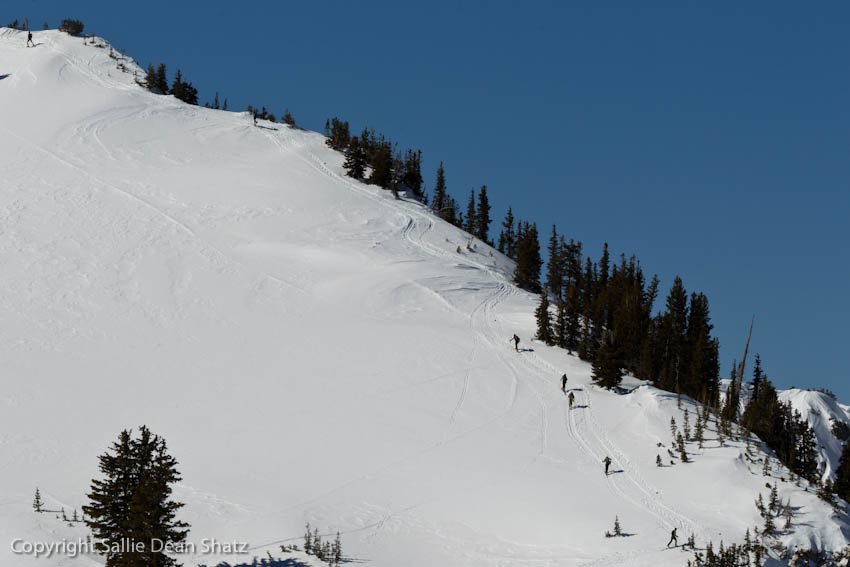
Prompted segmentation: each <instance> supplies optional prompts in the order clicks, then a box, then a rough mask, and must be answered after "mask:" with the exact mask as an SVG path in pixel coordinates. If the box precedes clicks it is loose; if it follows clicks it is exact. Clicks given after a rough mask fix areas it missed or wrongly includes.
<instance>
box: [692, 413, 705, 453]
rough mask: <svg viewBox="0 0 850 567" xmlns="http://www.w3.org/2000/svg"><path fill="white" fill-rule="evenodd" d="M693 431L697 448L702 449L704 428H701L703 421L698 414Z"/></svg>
mask: <svg viewBox="0 0 850 567" xmlns="http://www.w3.org/2000/svg"><path fill="white" fill-rule="evenodd" d="M694 429H695V430H696V431H695V435H696V439H697V443H699V448H700V449H702V444H703V441H705V428H704V426H703V421H702V419H701V416H700V414H699V413H697V424H696V427H695V428H694Z"/></svg>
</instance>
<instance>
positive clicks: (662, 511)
mask: <svg viewBox="0 0 850 567" xmlns="http://www.w3.org/2000/svg"><path fill="white" fill-rule="evenodd" d="M266 135H267V136H268V137H269V138H271V139H272V140H273V141H274V143H275V144H276V145H277V146H278V147H279V148H281V149H283V148H282V146H281V144H280V143H279V142H278V141H277V139H276V137H275V136H273V135H272V134H271V133H266ZM309 155H310V157H311V158H312V162H313V163H312V164H311V165H313V166H314V167H315V168H316V169H317V170H318V171H320V172H321V173H323V174H325V175H327V176H329V177H331V178H332V179H334V180H335V181H337V182H339V183H342V184H344V185H345V186H347V187H349V188H350V189H352V190H355V191H357V192H359V193H361V194H364V195H366V196H367V197H369V198H370V199H372V200H374V201H376V202H378V203H379V204H380V205H382V206H384V207H386V208H390V209H391V210H393V211H394V212H396V213H401V214H404V215H406V216H407V222H406V223H404V227H403V229H402V231H401V236H402V237H403V238H404V239H406V240H407V241H409V242H410V243H411V244H413V245H415V246H416V247H417V248H418V249H419V250H421V251H422V252H424V253H425V254H428V255H431V256H434V257H437V258H439V259H445V258H447V257H449V253H447V252H445V251H443V250H441V249H439V248H438V247H436V246H433V245H432V244H430V243H428V242H427V240H426V239H425V236H426V235H427V234H428V232H429V231H430V229H431V227H432V221H431V220H430V219H429V218H427V217H426V216H425V215H423V214H421V213H418V212H416V213H414V212H411V211H410V210H409V209H407V208H402V207H401V206H399V205H396V204H395V203H393V202H391V201H388V200H386V199H382V198H381V197H379V196H377V195H375V194H374V193H372V192H371V191H369V190H368V189H365V188H363V187H361V186H358V185H356V184H355V183H353V182H351V181H349V180H347V179H345V178H343V177H342V176H340V175H338V174H336V173H334V172H333V171H332V170H331V169H330V168H328V167H327V166H326V165H325V164H324V163H323V162H322V161H321V160H320V159H319V158H318V157H317V156H315V154H313V153H310V154H309ZM391 203H392V204H391ZM417 220H422V221H423V222H424V225H425V228H424V229H423V230H422V231H421V232H419V233H418V235H417V236H416V237H414V236H413V235H414V234H417V231H416V229H417V228H418V222H417ZM464 261H466V262H469V263H472V264H473V265H475V266H476V267H478V268H479V269H482V270H484V271H485V272H487V273H488V274H490V276H491V277H492V278H493V279H494V281H495V283H497V289H496V291H495V292H493V293H492V294H490V296H488V297H487V298H486V299H485V300H484V302H482V303H481V304H479V305H478V306H477V307H476V308H475V309H474V310H473V312H472V313H471V314H470V315H469V317H470V326H471V328H472V329H473V330H474V332H475V338H474V341H475V342H476V344H477V341H478V340H479V338H478V337H481V338H483V339H484V340H486V342H487V344H488V345H489V347H490V350H491V353H492V354H493V355H495V356H496V357H497V358H498V359H499V360H500V362H501V363H502V364H503V365H504V366H505V367H506V368H507V369H508V370H509V371H510V372H511V375H512V376H513V384H512V387H511V395H510V402H509V405H508V411H510V409H511V408H513V405H514V402H515V399H516V389H517V386H518V385H519V384H520V383H521V382H523V380H522V376H523V373H522V372H521V371H519V370H518V368H517V366H516V365H515V363H514V362H513V361H511V360H508V359H507V358H506V357H505V356H504V354H503V352H504V350H505V348H504V346H503V345H501V344H500V343H501V334H499V333H497V332H496V331H495V330H494V329H493V328H492V323H491V321H493V320H494V319H495V317H494V312H495V311H496V310H497V308H498V305H499V303H501V302H502V301H503V300H504V298H505V297H507V296H509V295H512V294H515V293H517V291H516V289H515V288H514V286H513V285H512V284H510V283H507V282H505V281H504V278H502V277H501V276H500V275H498V274H496V273H494V272H493V271H492V270H491V269H490V268H489V267H488V266H486V265H484V264H480V263H476V262H474V261H470V260H469V259H466V258H465V259H464ZM431 291H432V293H434V294H436V295H439V294H438V293H437V292H435V291H433V290H431ZM446 303H447V304H448V302H446ZM449 305H450V304H449ZM482 307H483V309H482ZM479 312H482V315H481V316H478V315H477V314H478V313H479ZM474 350H475V347H474V346H473V353H474ZM473 353H471V354H470V357H469V360H470V363H471V362H472V358H471V357H472V354H473ZM520 355H521V356H520V357H519V360H520V361H521V362H522V363H524V364H525V367H526V368H525V370H526V371H527V374H529V375H532V376H535V377H537V378H539V379H540V380H541V381H542V382H543V384H544V386H546V387H547V389H548V388H549V386H550V384H549V382H550V380H551V376H554V375H557V372H558V371H557V369H555V368H553V367H551V365H549V364H548V363H547V362H545V361H542V359H540V358H539V357H537V356H536V355H534V353H533V352H530V351H526V352H522V353H520ZM469 379H470V373H469V371H467V372H466V373H465V375H464V382H463V387H462V389H461V393H460V396H459V398H458V401H457V404H456V405H455V407H454V409H453V410H452V413H451V416H450V420H449V421H450V425H454V422H455V418H456V416H457V414H458V412H459V411H460V410H461V408H462V406H463V402H464V400H465V398H466V394H467V392H468V387H469ZM530 390H531V392H532V393H533V395H534V396H535V397H536V398H537V400H538V403H539V405H540V434H539V437H540V448H539V452H538V455H537V458H539V457H541V456H543V455H544V454H545V453H546V451H547V447H548V444H549V443H548V436H549V433H548V430H549V417H548V408H547V403H546V397H545V394H543V393H541V392H540V391H539V390H538V389H537V388H536V387H532V388H530ZM580 395H581V396H582V398H583V399H582V400H581V401H579V400H580V399H579V398H578V396H577V402H578V403H577V404H576V405H577V406H578V405H584V406H585V407H583V408H576V409H574V410H572V411H570V410H569V409H568V408H567V402H566V400H561V402H560V404H561V406H562V407H564V408H567V409H565V411H566V412H567V413H568V417H569V419H568V422H567V423H564V429H565V431H566V433H567V434H568V435H569V436H570V437H571V438H572V439H573V440H574V442H575V444H576V445H577V446H578V447H579V448H580V449H581V450H582V451H583V452H584V454H585V455H587V456H588V458H589V459H588V460H589V462H591V463H594V464H595V466H599V467H601V462H602V458H603V456H604V455H611V456H612V458H613V461H614V463H613V464H615V465H617V466H619V467H620V468H621V469H622V471H623V472H622V475H623V477H624V478H625V479H626V480H627V482H625V483H623V482H621V481H620V480H619V478H618V477H617V474H612V475H608V477H607V479H606V481H607V484H608V486H610V487H611V489H612V490H613V491H614V492H615V493H616V494H617V495H618V496H619V497H620V498H622V499H623V500H625V501H627V502H629V503H631V504H632V505H634V506H635V507H638V508H642V509H645V510H646V511H648V512H649V513H650V514H652V515H653V516H654V517H655V518H656V519H657V520H658V525H659V526H662V527H665V528H667V529H670V528H672V527H678V528H681V529H683V530H686V531H687V532H689V533H693V534H694V535H695V536H696V537H698V538H699V539H700V540H701V541H706V540H707V538H706V534H705V531H704V530H703V529H701V527H700V526H699V525H698V524H697V522H695V521H693V520H692V519H690V518H688V517H687V516H684V515H683V514H681V513H679V512H676V511H675V510H673V509H672V508H671V507H669V506H667V505H665V504H663V503H662V502H660V499H659V497H658V496H657V490H655V489H653V488H652V487H650V486H649V485H648V484H647V483H646V481H645V480H644V479H643V478H642V477H641V475H640V473H639V471H638V470H637V468H636V467H634V466H633V465H632V463H631V462H630V461H629V459H628V457H626V455H625V453H623V452H622V451H621V450H619V449H618V448H617V447H616V446H615V445H614V444H613V443H612V442H611V441H610V440H609V439H608V438H607V437H606V436H605V435H604V433H603V431H604V430H603V429H602V427H601V425H600V424H599V422H598V421H597V420H596V419H595V417H594V415H593V406H592V402H591V396H590V394H589V393H588V391H587V388H586V387H585V388H582V390H581V391H580ZM550 397H551V395H550ZM504 415H507V412H506V414H504ZM576 415H579V417H578V418H576V417H575V416H576ZM587 416H589V418H588V417H587ZM588 421H590V422H591V426H590V427H588V425H587V424H588ZM476 429H477V428H476ZM444 442H445V441H444ZM554 459H555V460H557V458H554ZM390 466H392V465H390ZM618 474H621V473H618ZM624 485H625V486H624ZM656 551H658V550H657V549H643V550H638V551H632V552H629V553H626V554H623V553H617V554H615V555H612V556H609V557H603V558H599V559H596V560H594V561H591V562H589V563H584V564H583V565H603V564H612V565H613V564H618V563H621V562H623V561H625V560H626V559H627V558H632V557H635V556H637V555H639V554H644V553H653V552H656Z"/></svg>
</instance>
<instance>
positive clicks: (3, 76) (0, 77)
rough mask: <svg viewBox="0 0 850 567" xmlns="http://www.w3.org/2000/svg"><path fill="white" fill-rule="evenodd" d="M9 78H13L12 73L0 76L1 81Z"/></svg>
mask: <svg viewBox="0 0 850 567" xmlns="http://www.w3.org/2000/svg"><path fill="white" fill-rule="evenodd" d="M9 76H11V73H6V74H5V75H0V81H2V80H3V79H5V78H6V77H9Z"/></svg>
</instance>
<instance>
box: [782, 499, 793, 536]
mask: <svg viewBox="0 0 850 567" xmlns="http://www.w3.org/2000/svg"><path fill="white" fill-rule="evenodd" d="M793 519H794V509H793V508H791V499H790V498H789V499H788V502H787V503H786V504H785V526H784V529H785V531H786V532H790V531H791V527H792V525H791V521H792V520H793Z"/></svg>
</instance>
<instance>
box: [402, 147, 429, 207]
mask: <svg viewBox="0 0 850 567" xmlns="http://www.w3.org/2000/svg"><path fill="white" fill-rule="evenodd" d="M401 182H402V184H403V185H404V186H405V187H407V188H408V189H410V191H412V192H413V196H414V197H416V198H417V199H419V200H420V201H421V200H422V198H423V197H424V196H425V193H424V191H423V190H422V152H421V151H415V152H414V151H413V150H407V152H406V153H405V155H404V173H403V175H402V176H401Z"/></svg>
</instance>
